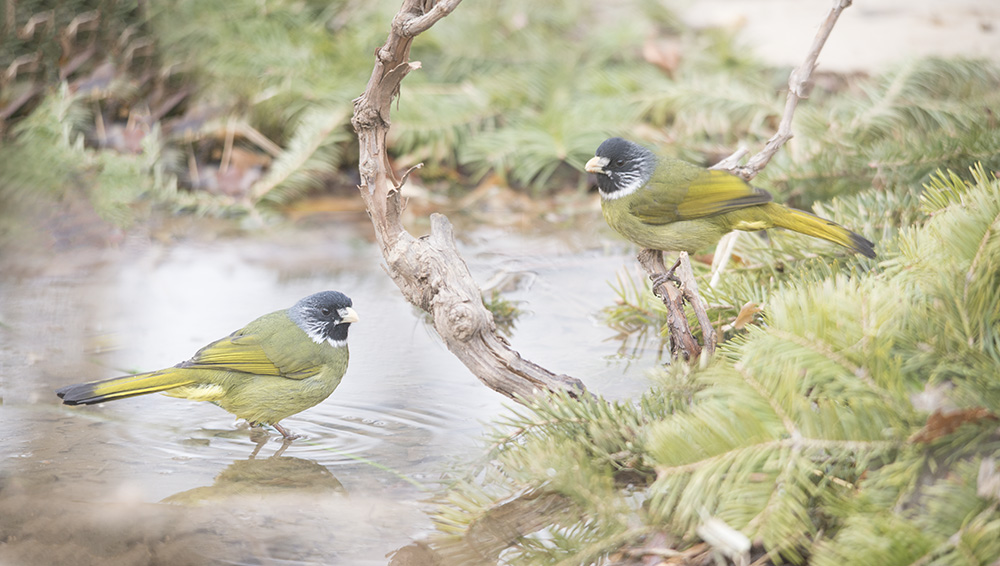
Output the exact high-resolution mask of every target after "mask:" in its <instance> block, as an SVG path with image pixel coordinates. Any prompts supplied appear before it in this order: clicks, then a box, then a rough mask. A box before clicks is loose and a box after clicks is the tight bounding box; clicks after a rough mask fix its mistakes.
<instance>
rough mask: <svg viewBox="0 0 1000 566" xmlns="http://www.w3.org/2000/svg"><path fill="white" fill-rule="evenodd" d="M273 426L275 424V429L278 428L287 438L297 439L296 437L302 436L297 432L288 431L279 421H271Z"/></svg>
mask: <svg viewBox="0 0 1000 566" xmlns="http://www.w3.org/2000/svg"><path fill="white" fill-rule="evenodd" d="M271 426H273V427H274V429H275V430H277V431H278V432H280V433H281V436H284V437H285V440H295V439H296V438H302V437H301V436H299V435H297V434H292V433H290V432H288V431H287V430H285V429H284V428H283V427H282V426H281V425H280V424H278V423H271Z"/></svg>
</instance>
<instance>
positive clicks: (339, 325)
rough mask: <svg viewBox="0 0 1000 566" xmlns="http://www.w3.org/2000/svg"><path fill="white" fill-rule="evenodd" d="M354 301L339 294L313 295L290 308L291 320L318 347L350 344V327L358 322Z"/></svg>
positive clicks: (329, 292) (333, 292)
mask: <svg viewBox="0 0 1000 566" xmlns="http://www.w3.org/2000/svg"><path fill="white" fill-rule="evenodd" d="M352 304H353V303H352V302H351V299H350V298H349V297H348V296H347V295H345V294H343V293H340V292H338V291H323V292H322V293H316V294H315V295H309V296H308V297H306V298H304V299H302V300H301V301H299V302H297V303H295V306H293V307H292V308H290V309H288V317H289V318H291V319H292V322H294V323H295V324H297V325H298V327H299V328H301V329H302V330H303V331H305V333H306V334H308V335H309V337H310V338H312V340H313V342H316V343H317V344H319V343H321V342H329V343H330V345H332V346H346V345H347V327H349V326H350V325H351V323H352V322H357V321H358V313H356V312H354V309H352V308H351V305H352Z"/></svg>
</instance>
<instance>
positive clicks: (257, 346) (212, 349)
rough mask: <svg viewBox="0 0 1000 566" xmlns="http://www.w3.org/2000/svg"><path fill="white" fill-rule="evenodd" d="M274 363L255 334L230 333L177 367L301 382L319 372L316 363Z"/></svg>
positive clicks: (287, 361)
mask: <svg viewBox="0 0 1000 566" xmlns="http://www.w3.org/2000/svg"><path fill="white" fill-rule="evenodd" d="M282 362H284V363H276V362H275V361H274V360H272V359H271V357H270V356H268V354H267V352H266V351H265V350H264V348H263V347H262V345H261V340H260V337H259V336H258V335H256V334H240V333H238V332H237V333H233V334H231V335H229V336H227V337H225V338H223V339H221V340H217V341H215V342H212V343H211V344H209V345H208V346H205V347H204V348H202V349H201V350H198V352H197V353H196V354H195V355H194V356H193V357H192V358H191V359H190V360H188V361H186V362H183V363H181V364H178V367H183V368H190V369H211V370H219V371H236V372H241V373H252V374H256V375H274V376H279V377H287V378H290V379H305V378H307V377H312V376H314V375H316V374H317V373H319V371H320V369H321V367H320V365H319V364H315V363H311V362H309V361H300V362H294V361H292V360H290V359H289V360H282Z"/></svg>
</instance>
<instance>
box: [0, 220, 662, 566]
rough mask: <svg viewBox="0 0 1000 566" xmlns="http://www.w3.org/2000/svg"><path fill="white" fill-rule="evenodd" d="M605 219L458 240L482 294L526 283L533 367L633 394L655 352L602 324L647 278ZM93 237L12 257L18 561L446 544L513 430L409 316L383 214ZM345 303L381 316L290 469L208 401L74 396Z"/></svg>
mask: <svg viewBox="0 0 1000 566" xmlns="http://www.w3.org/2000/svg"><path fill="white" fill-rule="evenodd" d="M598 220H599V218H596V219H595V218H588V219H586V220H585V221H582V222H581V223H577V224H576V225H575V228H573V229H571V231H570V232H567V230H570V229H567V228H565V227H559V226H549V227H547V228H545V230H546V231H547V233H542V230H530V231H529V230H525V229H521V228H496V227H493V228H475V229H469V228H468V227H464V228H463V227H459V234H460V235H461V236H462V241H461V245H460V247H461V249H462V252H463V255H464V257H465V259H466V261H467V262H468V263H469V267H470V269H471V270H472V272H473V274H474V275H475V277H476V279H477V280H478V281H480V282H481V283H482V282H486V281H488V280H491V279H493V278H494V277H496V278H498V279H505V280H507V281H509V282H511V283H510V284H508V285H506V287H505V292H504V296H505V297H506V298H507V299H509V300H515V301H521V307H522V308H523V309H525V310H526V311H527V312H526V314H524V315H523V316H522V317H521V318H520V319H518V321H517V323H516V326H515V329H514V330H513V332H512V337H511V338H510V340H511V342H512V344H513V346H514V347H515V348H516V349H517V350H518V351H519V352H520V353H521V355H522V356H524V357H526V358H528V359H530V360H532V361H534V362H537V363H539V364H541V365H543V366H545V367H547V368H549V369H551V370H553V371H556V372H559V373H566V374H569V375H572V376H575V377H578V378H580V379H582V380H583V381H584V382H585V383H586V384H587V386H588V387H589V388H590V389H591V390H592V391H594V392H597V393H600V394H603V395H605V396H607V397H610V398H626V397H632V396H635V395H638V394H640V393H641V392H642V391H644V390H645V389H646V388H647V385H648V384H647V381H646V378H645V371H646V369H647V368H649V367H650V366H652V365H653V364H655V363H656V352H655V351H644V350H640V351H639V352H638V356H639V357H638V358H637V359H631V358H629V357H622V356H620V355H619V354H618V351H619V348H620V347H621V344H620V342H619V341H618V340H616V339H615V332H614V331H612V330H611V329H609V328H607V327H606V326H605V325H603V324H602V323H601V322H600V320H599V311H600V309H601V308H602V307H604V306H607V305H609V304H611V303H612V302H613V301H614V298H615V295H614V293H613V291H612V289H611V287H610V286H609V284H608V281H611V280H614V278H615V276H616V274H617V273H618V272H619V271H620V270H621V269H623V268H624V267H625V266H632V265H633V263H634V262H633V260H632V255H631V249H630V248H629V247H628V246H625V245H622V244H621V243H620V242H618V241H617V240H616V239H615V238H614V237H613V236H612V235H611V234H610V233H608V232H607V230H606V229H605V228H604V227H603V225H599V224H597V221H598ZM63 222H64V220H63ZM171 222H173V223H171ZM64 224H65V222H64ZM74 230H76V229H75V228H74V229H67V228H66V226H65V225H60V226H57V227H56V228H54V229H53V232H54V235H49V236H46V237H42V238H40V239H38V240H37V245H23V246H19V247H18V248H17V249H18V250H20V251H18V252H11V251H8V252H6V254H5V257H4V258H3V272H2V273H0V335H2V337H3V339H2V342H0V379H2V381H0V400H2V407H0V454H2V455H3V465H2V466H3V467H2V472H0V538H2V539H3V542H4V543H5V544H0V562H3V563H4V564H47V563H51V564H54V563H74V564H89V563H94V564H98V563H100V564H187V563H191V564H197V563H209V562H219V563H232V564H278V563H280V564H385V563H386V554H387V553H390V552H392V551H393V550H394V549H397V548H399V547H402V546H405V545H406V544H408V543H409V542H410V541H412V540H414V539H419V538H420V536H421V535H422V534H423V533H426V532H427V531H429V530H430V529H431V522H430V520H429V519H428V517H427V515H426V511H427V510H428V509H430V505H429V503H428V502H427V500H428V499H429V497H430V496H431V495H432V494H433V493H434V490H436V489H438V488H440V486H441V481H442V480H441V478H442V473H444V472H447V471H449V470H454V471H461V470H463V469H466V467H467V466H468V465H469V464H470V463H471V462H473V461H474V460H475V458H477V457H478V456H479V455H480V454H481V453H482V447H483V441H482V432H483V430H484V424H485V423H486V422H488V421H489V420H491V419H493V418H494V417H496V416H499V415H503V414H504V413H505V412H506V411H508V409H507V408H506V405H507V404H508V403H509V401H507V400H506V399H505V398H504V397H502V396H501V395H499V394H497V393H495V392H493V391H492V390H490V389H488V388H486V387H485V386H483V385H482V384H481V383H480V382H479V381H478V380H477V379H476V378H475V377H474V376H472V375H471V374H470V373H469V372H468V370H466V369H465V367H464V366H463V365H461V364H460V363H459V362H458V361H457V360H456V359H455V357H454V356H452V355H451V354H450V353H449V352H448V351H447V349H446V348H445V347H444V345H443V344H442V342H441V341H440V340H439V339H438V338H437V336H436V335H435V334H434V331H433V330H432V329H431V327H430V326H429V325H428V324H427V323H426V321H425V319H424V317H423V315H422V314H421V313H419V312H417V310H416V309H414V308H413V307H411V306H410V305H409V304H407V303H406V302H405V301H404V300H403V299H402V298H401V296H400V294H399V292H398V290H397V289H396V288H395V286H394V284H393V283H392V281H391V280H390V279H389V278H388V276H387V275H386V274H385V272H384V271H383V268H382V264H381V258H380V256H379V254H378V251H377V249H376V248H375V246H374V245H373V244H372V243H371V241H370V237H371V226H370V225H369V224H368V223H367V221H366V219H365V218H364V216H363V215H362V214H350V213H341V214H338V215H334V216H332V217H329V218H325V219H323V221H322V222H317V221H315V220H313V221H310V222H301V223H299V225H291V224H283V225H278V226H268V227H265V228H263V229H259V230H254V231H247V232H243V231H241V230H239V229H235V228H233V226H232V225H230V224H226V223H219V222H216V221H207V220H205V221H196V220H190V219H189V220H185V221H167V222H165V223H162V224H159V225H157V226H156V227H155V228H150V229H133V230H131V231H129V232H128V233H124V234H116V233H113V232H112V233H110V234H109V233H105V232H103V231H101V230H98V236H96V237H95V236H94V235H93V234H88V233H87V231H86V230H83V232H84V233H83V234H82V235H80V234H77V233H76V232H75V231H74ZM413 232H414V233H421V229H420V228H419V227H416V228H413ZM95 240H98V242H97V243H95ZM107 240H111V241H112V243H111V244H105V243H103V242H104V241H107ZM325 289H336V290H340V291H343V292H345V293H347V294H348V295H349V296H350V297H352V299H353V300H354V305H355V309H356V310H357V311H358V313H359V315H360V317H361V321H360V322H359V323H357V324H355V325H352V327H351V332H350V340H349V343H350V350H351V364H350V368H349V370H348V372H347V375H346V376H345V378H344V381H343V383H342V384H341V385H340V387H339V388H338V389H337V391H335V392H334V394H333V395H332V396H331V397H330V398H329V399H327V400H326V401H325V402H323V403H321V404H320V405H318V406H316V407H314V408H311V409H309V410H307V411H305V412H303V413H300V414H298V415H295V416H293V417H290V418H288V419H286V420H285V421H283V422H282V424H283V425H284V426H285V427H286V428H288V429H289V430H291V431H293V432H296V433H298V434H300V435H303V436H304V437H305V438H303V439H299V440H296V441H295V442H293V443H291V444H290V445H289V446H287V448H285V449H284V451H280V450H281V448H282V443H281V442H280V437H279V436H278V435H277V434H275V433H273V432H272V433H271V435H270V437H269V438H268V439H267V441H266V442H265V443H264V444H263V445H262V446H261V448H260V453H259V454H258V455H257V457H256V459H250V455H251V453H252V452H253V450H254V449H255V447H256V442H255V441H256V440H258V439H259V438H258V437H259V435H256V434H254V435H252V434H251V432H250V431H249V430H248V428H247V427H246V426H245V424H243V423H238V422H236V421H235V420H234V419H233V417H232V416H231V415H229V414H228V413H226V412H225V411H222V410H221V409H219V408H217V407H215V406H212V405H209V404H206V403H194V402H190V401H185V400H179V399H173V398H168V397H165V396H162V395H147V396H142V397H135V398H130V399H125V400H120V401H116V402H113V403H106V404H103V405H98V406H92V407H68V406H64V405H61V404H59V400H58V399H57V398H56V396H55V394H54V393H53V390H54V389H55V388H57V387H59V386H62V385H66V384H69V383H75V382H79V381H86V380H92V379H99V378H104V377H111V376H115V375H120V374H122V373H127V372H135V371H147V370H153V369H158V368H160V367H165V366H169V365H173V364H175V363H177V362H179V361H182V360H184V359H187V358H188V357H189V356H190V355H191V354H193V353H194V352H195V350H197V349H198V348H200V347H201V346H203V345H205V344H207V343H208V342H210V341H212V340H214V339H217V338H219V337H222V336H224V335H226V334H228V333H229V332H231V331H233V330H235V329H236V328H239V327H241V326H243V325H244V324H246V323H247V322H249V321H250V320H252V319H253V318H256V317H257V316H259V315H261V314H264V313H266V312H270V311H273V310H277V309H281V308H286V307H288V306H290V305H291V304H293V303H294V302H295V301H297V300H298V299H299V298H301V297H303V296H306V295H308V294H310V293H313V292H316V291H320V290H325ZM279 452H280V455H279V456H275V454H276V453H279ZM167 503H169V504H167ZM64 559H65V560H64Z"/></svg>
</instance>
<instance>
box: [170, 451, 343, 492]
mask: <svg viewBox="0 0 1000 566" xmlns="http://www.w3.org/2000/svg"><path fill="white" fill-rule="evenodd" d="M343 491H344V486H343V485H342V484H341V483H340V481H339V480H337V478H336V477H334V475H333V474H332V473H330V470H328V469H327V468H326V467H325V466H323V465H320V464H319V463H317V462H314V461H312V460H304V459H302V458H291V457H288V456H272V457H270V458H265V459H263V460H255V459H252V458H251V459H249V460H237V461H235V462H233V463H232V464H230V465H229V466H227V467H226V469H225V470H222V472H220V473H219V475H217V476H216V477H215V480H214V481H213V482H212V485H210V486H202V487H196V488H193V489H189V490H187V491H182V492H180V493H175V494H174V495H171V496H170V497H167V498H166V499H164V500H163V502H164V503H182V504H196V503H203V502H207V501H218V500H221V499H228V498H232V497H245V496H255V497H259V496H265V495H282V494H287V495H301V494H314V495H315V494H319V493H339V492H343Z"/></svg>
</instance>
